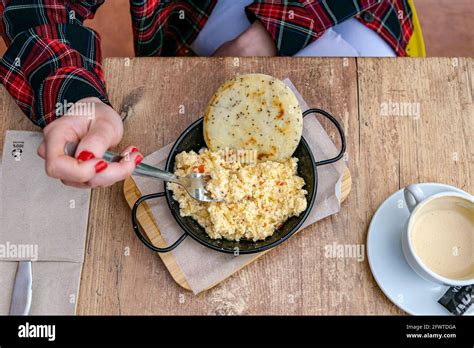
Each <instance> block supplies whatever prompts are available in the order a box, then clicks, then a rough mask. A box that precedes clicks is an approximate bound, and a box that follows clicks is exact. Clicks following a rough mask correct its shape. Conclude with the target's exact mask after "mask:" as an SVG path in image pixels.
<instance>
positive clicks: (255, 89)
mask: <svg viewBox="0 0 474 348" xmlns="http://www.w3.org/2000/svg"><path fill="white" fill-rule="evenodd" d="M302 132H303V116H302V113H301V108H300V106H299V103H298V100H297V98H296V96H295V94H294V93H293V91H292V90H291V89H290V88H289V87H288V86H287V85H285V84H284V83H283V82H282V81H280V80H278V79H276V78H274V77H272V76H268V75H264V74H247V75H239V76H236V77H234V78H233V79H231V80H228V81H226V82H225V83H224V84H223V85H222V86H220V87H219V89H218V90H217V91H216V93H215V94H214V96H213V97H212V98H211V101H210V102H209V105H208V106H207V109H206V112H205V114H204V140H205V141H206V144H207V146H208V148H209V149H210V150H212V151H219V150H226V149H230V150H235V151H240V150H245V151H248V150H255V151H257V158H258V160H259V161H267V160H269V161H280V162H281V161H285V160H287V159H288V158H290V157H291V155H292V154H293V152H294V151H295V150H296V147H297V146H298V144H299V142H300V139H301V134H302Z"/></svg>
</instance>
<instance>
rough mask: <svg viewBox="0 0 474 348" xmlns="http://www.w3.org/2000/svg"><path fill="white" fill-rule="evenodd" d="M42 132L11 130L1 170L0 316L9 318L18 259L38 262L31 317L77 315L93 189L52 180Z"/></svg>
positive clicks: (35, 269) (34, 268)
mask: <svg viewBox="0 0 474 348" xmlns="http://www.w3.org/2000/svg"><path fill="white" fill-rule="evenodd" d="M42 140H43V136H42V134H41V133H37V132H24V131H7V133H6V136H5V143H4V147H3V157H2V168H1V172H2V174H1V183H0V188H1V191H0V192H1V197H0V207H1V212H2V214H1V220H0V226H1V227H0V314H8V312H9V308H10V300H11V294H12V290H13V283H14V279H15V273H16V268H17V265H18V262H16V261H18V260H33V265H32V272H33V299H32V305H31V314H74V313H75V308H76V303H77V301H76V300H77V295H78V289H79V279H80V275H81V270H82V263H83V259H84V248H85V238H86V230H87V219H88V212H89V198H90V190H81V189H75V188H72V187H67V186H64V185H63V184H62V183H61V182H60V181H59V180H56V179H52V178H49V177H48V176H47V175H46V174H45V171H44V161H43V160H42V159H41V158H40V157H39V156H38V155H37V153H36V149H37V148H38V146H39V144H40V143H41V142H42Z"/></svg>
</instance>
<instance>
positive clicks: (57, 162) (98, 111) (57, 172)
mask: <svg viewBox="0 0 474 348" xmlns="http://www.w3.org/2000/svg"><path fill="white" fill-rule="evenodd" d="M43 133H44V141H43V143H42V144H41V145H40V146H39V148H38V155H39V156H41V157H42V158H43V159H45V166H46V173H47V174H48V175H49V176H50V177H53V178H57V179H60V180H61V181H62V182H63V183H64V184H66V185H69V186H74V187H80V188H89V187H105V186H109V185H112V184H113V183H115V182H117V181H120V180H123V179H125V178H126V177H128V176H130V175H131V174H132V172H133V170H134V169H135V166H136V165H137V164H138V163H140V162H141V160H142V159H143V156H142V155H141V154H140V153H139V152H138V150H137V148H136V147H133V146H129V147H127V148H126V149H125V150H124V151H123V152H122V153H121V155H122V156H124V159H122V160H121V161H120V162H117V163H106V162H105V161H104V160H102V159H101V157H102V156H103V155H104V153H105V151H106V150H107V149H109V148H110V147H112V146H115V145H117V144H118V143H119V142H120V140H121V139H122V135H123V124H122V119H121V118H120V116H119V115H118V114H117V113H116V112H115V111H114V109H112V108H111V107H110V106H108V105H107V104H105V103H103V102H102V101H100V100H99V99H98V98H84V99H81V100H80V101H78V102H76V103H75V104H74V105H73V106H72V107H71V108H70V109H69V110H68V112H67V113H66V114H65V115H64V116H62V117H61V118H59V119H57V120H55V121H53V122H52V123H50V124H49V125H48V126H46V127H45V128H44V130H43ZM68 142H73V143H77V144H78V146H77V150H76V153H75V158H73V157H71V156H68V155H65V153H64V147H65V145H66V143H68Z"/></svg>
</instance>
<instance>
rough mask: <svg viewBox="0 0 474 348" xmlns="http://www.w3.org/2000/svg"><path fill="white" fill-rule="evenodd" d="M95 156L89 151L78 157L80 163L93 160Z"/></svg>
mask: <svg viewBox="0 0 474 348" xmlns="http://www.w3.org/2000/svg"><path fill="white" fill-rule="evenodd" d="M94 157H95V156H94V154H93V153H92V152H89V151H86V150H84V151H82V152H81V153H80V154H79V156H77V159H78V160H80V161H88V160H90V159H92V158H94Z"/></svg>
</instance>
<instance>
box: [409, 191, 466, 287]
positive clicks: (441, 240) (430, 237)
mask: <svg viewBox="0 0 474 348" xmlns="http://www.w3.org/2000/svg"><path fill="white" fill-rule="evenodd" d="M411 241H412V244H413V247H414V251H415V253H416V254H417V255H418V257H419V258H420V259H421V261H422V262H423V263H424V265H425V266H426V267H427V268H429V269H430V270H432V271H433V272H435V273H437V274H439V275H441V276H443V277H445V278H449V279H456V280H462V279H471V278H474V204H473V203H472V202H469V201H468V200H466V199H462V198H460V197H454V196H445V197H439V198H435V199H433V200H432V201H430V202H427V203H426V204H425V205H424V206H422V207H421V208H420V209H419V210H418V211H417V212H416V216H414V221H413V225H412V228H411Z"/></svg>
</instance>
